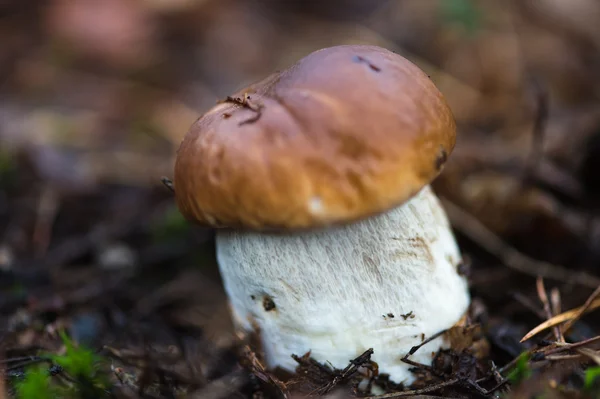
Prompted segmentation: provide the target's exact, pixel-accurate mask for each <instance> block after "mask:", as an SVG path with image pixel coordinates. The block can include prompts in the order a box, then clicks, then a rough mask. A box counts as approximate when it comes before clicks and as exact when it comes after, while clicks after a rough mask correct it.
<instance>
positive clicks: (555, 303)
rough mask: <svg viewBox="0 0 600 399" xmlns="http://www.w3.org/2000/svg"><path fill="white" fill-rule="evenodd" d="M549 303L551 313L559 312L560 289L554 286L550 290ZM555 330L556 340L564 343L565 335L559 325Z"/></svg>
mask: <svg viewBox="0 0 600 399" xmlns="http://www.w3.org/2000/svg"><path fill="white" fill-rule="evenodd" d="M550 304H551V305H552V306H551V307H552V314H553V315H556V314H560V313H561V312H562V310H561V303H560V291H559V290H558V288H556V287H554V288H552V290H550ZM556 332H557V333H558V342H561V343H565V342H566V341H565V335H564V334H563V331H562V329H561V328H560V326H559V327H557V328H556Z"/></svg>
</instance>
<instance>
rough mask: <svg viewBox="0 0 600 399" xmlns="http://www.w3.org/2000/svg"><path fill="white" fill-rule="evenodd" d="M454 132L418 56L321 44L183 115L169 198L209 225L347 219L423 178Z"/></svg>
mask: <svg viewBox="0 0 600 399" xmlns="http://www.w3.org/2000/svg"><path fill="white" fill-rule="evenodd" d="M455 140H456V126H455V122H454V118H453V115H452V112H451V110H450V109H449V107H448V105H447V104H446V102H445V100H444V98H443V97H442V95H441V93H440V92H439V91H438V89H437V88H436V87H435V85H434V84H433V83H432V82H431V80H430V79H429V77H428V76H427V75H425V74H424V73H423V72H422V71H421V70H420V69H419V68H418V67H417V66H416V65H414V64H413V63H411V62H410V61H408V60H407V59H405V58H403V57H401V56H400V55H397V54H395V53H393V52H391V51H388V50H385V49H382V48H380V47H376V46H358V45H357V46H352V45H347V46H336V47H331V48H326V49H322V50H319V51H316V52H314V53H311V54H309V55H308V56H306V57H305V58H303V59H301V60H300V61H298V62H297V63H296V64H295V65H293V66H291V67H290V68H288V69H286V70H284V71H282V72H279V73H276V74H273V75H271V76H269V77H268V78H266V79H265V80H263V81H261V82H258V83H255V84H253V85H251V86H249V87H247V88H245V89H243V90H241V91H239V92H238V93H236V94H234V95H233V96H231V97H228V99H227V100H225V101H224V102H221V103H220V104H217V105H216V106H215V107H213V108H212V109H210V110H209V111H208V112H207V113H205V114H204V115H203V116H202V117H200V118H199V119H198V120H197V121H196V122H195V123H194V124H193V125H192V127H191V129H190V130H189V131H188V133H187V135H186V136H185V138H184V140H183V142H182V143H181V146H180V148H179V150H178V153H177V159H176V164H175V176H174V184H175V193H176V201H177V204H178V207H179V209H180V210H181V212H182V213H183V214H184V216H185V217H187V218H188V219H190V220H193V221H195V222H198V223H200V224H203V225H208V226H213V227H246V228H252V229H278V228H283V229H294V228H311V227H320V226H326V225H330V224H339V223H346V222H351V221H355V220H358V219H362V218H364V217H368V216H370V215H373V214H377V213H380V212H383V211H386V210H388V209H391V208H392V207H395V206H398V205H400V204H402V203H403V202H405V201H407V200H408V199H409V198H411V197H412V196H413V195H415V194H416V193H417V192H418V191H419V190H421V189H422V188H423V187H424V186H425V185H427V184H429V183H430V182H431V181H432V180H433V179H434V178H435V177H436V176H437V175H438V174H439V173H440V171H441V169H442V167H443V164H444V162H445V161H446V159H447V157H448V156H449V155H450V153H451V152H452V150H453V148H454V144H455Z"/></svg>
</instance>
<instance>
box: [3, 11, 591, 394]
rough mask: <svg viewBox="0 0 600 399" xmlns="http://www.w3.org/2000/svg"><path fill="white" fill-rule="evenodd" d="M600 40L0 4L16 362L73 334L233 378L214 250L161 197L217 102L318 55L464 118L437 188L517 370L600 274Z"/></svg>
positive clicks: (449, 16) (423, 23)
mask: <svg viewBox="0 0 600 399" xmlns="http://www.w3.org/2000/svg"><path fill="white" fill-rule="evenodd" d="M599 21H600V2H598V1H597V0H570V1H561V0H514V1H509V0H506V1H497V0H369V1H365V0H327V1H310V0H286V1H283V0H102V1H99V0H46V1H41V0H29V1H18V0H0V325H1V326H3V327H2V329H1V330H0V338H1V339H2V340H1V341H0V350H2V351H3V352H4V353H3V354H2V353H0V356H6V357H7V358H8V357H10V356H16V355H22V354H25V353H29V352H28V351H30V350H32V348H46V349H48V350H50V349H52V348H57V347H58V346H59V345H60V342H59V341H57V340H56V339H55V338H56V335H55V331H57V330H58V329H60V328H66V329H67V330H68V331H69V333H70V335H71V336H73V337H74V339H76V340H77V341H78V342H84V343H86V344H88V345H90V346H93V347H102V346H103V345H113V346H115V347H119V348H129V349H130V350H132V351H133V350H134V349H135V348H137V347H139V346H140V343H141V342H144V343H145V344H144V345H146V344H148V345H150V346H151V347H152V348H153V349H152V350H153V351H155V352H157V353H159V352H160V354H161V356H162V355H164V352H168V353H171V352H173V351H175V352H177V351H179V352H181V353H183V354H185V355H186V356H185V357H186V361H187V362H188V365H189V362H197V363H198V366H197V368H185V367H184V368H183V369H181V370H179V371H177V372H178V373H180V374H181V375H183V374H185V373H192V374H191V376H190V375H189V374H185V375H186V378H189V379H192V380H194V378H196V379H197V380H196V381H204V380H205V379H211V378H216V377H218V376H220V375H226V374H227V372H228V371H227V370H230V368H231V367H233V366H232V364H234V363H235V360H234V357H233V356H232V355H226V353H227V350H228V348H230V347H231V343H232V339H233V336H232V334H231V331H230V327H229V318H228V314H227V311H228V309H227V306H226V303H225V301H224V296H223V292H222V289H221V285H220V281H219V277H218V271H217V269H216V265H215V262H214V257H213V253H212V245H213V243H212V241H211V232H210V231H204V230H200V229H198V228H196V227H192V226H189V225H188V224H187V223H186V222H185V221H184V220H183V219H182V218H181V216H180V215H179V213H178V212H177V210H176V208H175V206H174V201H173V198H172V195H171V193H170V192H169V190H167V189H166V188H165V187H164V186H163V185H162V183H161V177H162V176H167V177H171V176H172V166H173V162H174V156H175V151H176V149H177V147H178V144H179V142H180V140H181V139H182V138H183V135H184V134H185V133H186V131H187V129H188V128H189V126H190V125H191V124H192V123H193V122H194V121H195V119H196V118H198V117H199V116H200V115H201V114H202V113H203V112H204V111H206V110H207V109H208V108H209V107H211V106H212V105H213V104H215V102H216V101H217V100H219V99H223V98H224V97H226V96H227V95H229V94H231V93H232V92H234V91H235V90H237V89H239V88H241V87H243V86H245V85H246V84H248V83H251V82H252V81H254V80H258V79H260V78H262V77H264V76H266V75H268V74H270V73H271V72H273V71H274V70H278V69H283V68H285V67H287V66H289V65H290V64H292V63H294V62H295V61H296V60H298V59H299V58H302V57H303V56H305V55H307V54H308V53H309V52H311V51H314V50H317V49H320V48H323V47H327V46H333V45H339V44H375V45H379V46H382V47H386V48H388V49H390V50H393V51H396V52H398V53H400V54H402V55H403V56H405V57H406V58H408V59H410V60H412V61H413V62H414V63H416V64H417V65H419V66H420V67H421V68H422V69H423V70H425V71H426V72H427V73H428V74H429V75H430V76H431V78H432V79H433V81H434V82H435V83H436V85H437V86H438V87H439V89H440V90H441V91H442V92H443V94H444V95H445V96H446V98H447V100H448V102H449V104H450V106H451V108H452V110H453V111H454V113H455V117H456V119H457V123H458V127H459V138H458V143H457V147H456V149H455V151H454V153H453V154H452V155H451V156H450V160H449V162H448V164H447V167H446V169H445V170H444V172H443V174H442V175H441V176H440V178H439V179H437V180H436V182H435V184H434V189H435V190H436V192H437V193H438V194H439V195H440V196H441V197H442V198H443V200H444V201H445V204H447V205H448V210H449V215H450V218H451V220H452V222H453V224H454V225H455V227H456V230H457V235H458V238H459V240H460V242H461V246H462V247H463V251H464V253H465V259H468V260H469V262H468V264H469V266H470V270H471V272H470V273H471V284H472V287H473V293H474V296H475V298H476V301H478V303H480V304H481V306H482V307H484V308H485V309H486V310H485V312H486V314H488V316H489V317H488V318H487V319H486V320H488V321H490V323H492V324H491V326H492V327H490V330H489V331H490V336H492V337H496V338H497V342H495V343H494V345H496V348H497V353H499V355H498V356H499V357H498V358H497V359H498V361H499V362H500V363H501V362H502V360H505V361H507V360H510V358H511V356H513V355H515V353H516V354H518V351H519V350H521V349H522V348H523V347H522V346H521V345H520V344H518V340H519V339H520V337H521V336H522V334H523V333H525V332H527V330H528V329H529V328H531V327H533V326H535V325H536V324H537V323H539V322H540V321H541V318H540V313H539V311H538V313H537V314H536V312H535V311H534V310H532V305H531V304H532V303H534V304H536V306H538V307H539V300H538V297H537V292H536V289H535V281H536V277H537V276H539V275H542V276H544V277H545V279H546V284H547V286H548V287H549V288H550V287H555V288H556V289H557V290H559V291H558V292H559V293H560V298H561V303H562V306H563V308H564V309H569V308H572V307H574V306H579V305H580V304H581V303H583V302H584V301H585V299H586V298H587V297H588V296H589V294H590V293H591V291H592V290H593V288H594V287H595V286H597V281H598V280H594V279H593V278H592V277H590V276H591V275H594V274H595V275H600V271H599V267H598V262H599V260H600V242H599V240H600V223H599V221H600V218H599V217H598V215H599V213H600V23H599ZM511 251H518V253H519V256H517V257H516V258H515V257H514V256H513V257H511V256H509V255H514V254H513V252H511ZM515 259H516V260H515ZM586 273H587V274H586ZM586 282H587V283H586ZM542 316H543V313H542ZM586 320H588V323H590V324H589V325H587V327H589V329H590V331H593V330H594V329H595V328H597V327H598V325H599V324H597V323H598V320H597V319H593V318H589V319H586ZM494 321H495V322H496V323H497V325H498V326H499V327H498V328H497V329H496V330H494V328H493V326H494V324H493V323H494ZM582 328H583V330H582V332H581V334H583V336H585V335H586V331H585V328H586V325H585V324H584V325H583V327H582ZM596 331H597V330H596ZM208 342H210V345H204V344H205V343H208ZM144 345H141V346H144ZM173 345H175V347H176V348H179V349H173V348H174V347H173ZM163 346H164V348H166V349H164V350H162V349H160V350H159V349H158V348H162V347H163ZM182 348H183V349H182ZM179 352H177V353H179ZM190 353H192V355H190ZM224 353H225V354H224ZM121 355H122V354H121ZM112 356H113V357H115V358H116V357H117V355H115V354H114V353H112ZM157 356H158V355H157ZM123 357H124V355H123V356H121V358H123ZM215 359H218V361H215ZM232 359H233V360H232ZM121 360H122V359H121ZM125 363H126V362H124V361H123V364H125ZM224 365H225V366H224ZM163 366H164V365H163V363H161V362H159V361H157V362H156V365H155V366H153V367H155V368H156V370H155V369H152V370H153V371H152V372H153V373H155V374H156V373H158V371H157V370H162V372H164V370H163V369H169V370H171V372H175V371H173V370H175V369H174V368H173V367H175V366H169V367H167V366H164V367H163ZM161 367H162V368H161ZM182 370H184V371H182ZM190 370H192V371H190ZM199 370H202V372H200V371H199ZM194 373H196V374H194ZM155 374H153V375H155ZM156 375H158V374H156ZM181 375H179V377H180V378H183V377H181ZM200 385H201V384H200Z"/></svg>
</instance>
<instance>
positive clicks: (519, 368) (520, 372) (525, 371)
mask: <svg viewBox="0 0 600 399" xmlns="http://www.w3.org/2000/svg"><path fill="white" fill-rule="evenodd" d="M531 374H532V371H531V368H530V367H529V353H527V352H523V353H521V355H520V356H519V359H518V360H517V363H516V364H515V368H514V369H512V371H511V372H510V373H509V374H508V376H507V378H508V380H509V381H510V383H511V384H513V385H519V384H520V383H521V382H523V381H525V380H527V379H528V378H529V377H531Z"/></svg>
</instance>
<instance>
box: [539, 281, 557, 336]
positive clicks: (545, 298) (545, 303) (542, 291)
mask: <svg viewBox="0 0 600 399" xmlns="http://www.w3.org/2000/svg"><path fill="white" fill-rule="evenodd" d="M535 285H536V288H537V294H538V297H539V298H540V301H541V302H542V305H543V306H544V313H546V320H550V319H551V318H553V317H554V315H553V314H552V310H551V309H550V301H549V300H548V295H547V294H546V287H545V286H544V279H543V278H542V277H538V278H537V280H536V284H535ZM552 332H553V333H554V338H556V340H557V341H560V331H559V330H558V327H556V326H555V327H552Z"/></svg>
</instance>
